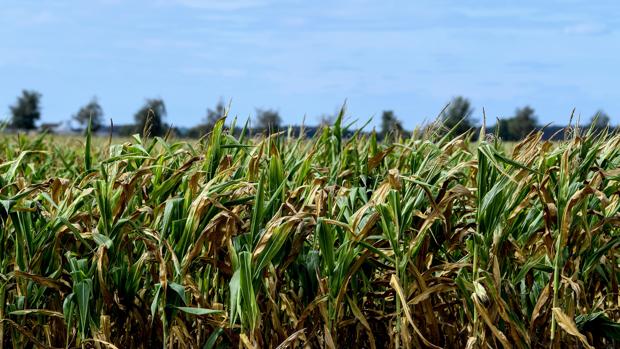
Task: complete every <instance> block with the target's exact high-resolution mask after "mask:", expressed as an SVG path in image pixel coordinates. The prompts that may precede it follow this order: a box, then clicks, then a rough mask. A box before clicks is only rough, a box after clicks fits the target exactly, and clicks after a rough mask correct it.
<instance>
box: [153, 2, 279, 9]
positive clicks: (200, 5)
mask: <svg viewBox="0 0 620 349" xmlns="http://www.w3.org/2000/svg"><path fill="white" fill-rule="evenodd" d="M163 2H165V3H174V4H177V5H182V6H187V7H191V8H196V9H203V10H212V11H237V10H244V9H251V8H256V7H263V6H267V5H269V4H270V3H271V1H269V0H225V1H221V0H165V1H163Z"/></svg>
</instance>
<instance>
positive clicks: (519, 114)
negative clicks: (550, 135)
mask: <svg viewBox="0 0 620 349" xmlns="http://www.w3.org/2000/svg"><path fill="white" fill-rule="evenodd" d="M498 126H499V136H500V137H501V138H502V139H503V140H506V141H519V140H522V139H523V138H525V137H527V135H528V134H530V132H532V131H534V130H535V129H536V128H537V127H538V118H537V117H536V115H535V112H534V109H532V108H531V107H529V106H525V107H523V108H517V110H516V111H515V115H514V116H513V117H511V118H507V119H500V121H499V124H498Z"/></svg>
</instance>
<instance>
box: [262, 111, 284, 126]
mask: <svg viewBox="0 0 620 349" xmlns="http://www.w3.org/2000/svg"><path fill="white" fill-rule="evenodd" d="M256 120H257V122H258V125H257V126H258V128H260V129H263V130H277V129H279V128H280V125H281V124H282V119H281V118H280V114H278V112H277V111H275V110H273V109H256Z"/></svg>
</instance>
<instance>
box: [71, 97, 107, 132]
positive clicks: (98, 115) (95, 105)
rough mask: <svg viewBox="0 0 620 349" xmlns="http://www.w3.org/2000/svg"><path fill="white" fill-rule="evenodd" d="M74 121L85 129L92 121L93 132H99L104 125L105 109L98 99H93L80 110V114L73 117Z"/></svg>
mask: <svg viewBox="0 0 620 349" xmlns="http://www.w3.org/2000/svg"><path fill="white" fill-rule="evenodd" d="M73 119H74V120H75V121H77V122H78V123H79V124H80V126H82V127H83V128H84V129H86V128H87V127H88V121H89V120H91V119H92V124H91V130H93V132H94V131H97V130H99V129H100V128H101V125H102V124H103V109H102V108H101V105H99V102H98V101H97V97H93V98H92V99H91V100H90V102H88V104H86V105H85V106H83V107H82V108H80V110H78V112H77V113H76V114H75V115H73Z"/></svg>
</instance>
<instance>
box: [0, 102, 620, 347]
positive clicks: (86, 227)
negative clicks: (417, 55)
mask: <svg viewBox="0 0 620 349" xmlns="http://www.w3.org/2000/svg"><path fill="white" fill-rule="evenodd" d="M342 116H343V114H342V113H341V114H340V116H339V117H338V119H337V120H336V121H335V123H334V125H333V126H326V127H324V128H323V129H322V130H321V132H320V133H318V134H317V135H315V136H314V137H312V138H307V137H303V136H300V137H295V136H293V135H292V134H291V133H290V132H288V133H287V132H286V131H284V132H281V133H275V134H272V135H270V136H260V137H259V136H249V135H247V134H246V132H245V131H243V132H242V133H241V134H240V135H233V134H231V133H230V132H229V131H227V129H226V128H225V127H224V119H221V120H220V121H218V123H217V124H216V125H215V127H214V129H213V130H212V132H211V133H210V134H209V135H207V136H205V137H204V138H203V139H201V140H200V141H198V142H196V141H193V142H186V141H181V140H175V139H173V138H172V137H164V138H152V137H145V136H138V135H136V136H134V137H133V138H131V139H130V140H127V141H125V142H123V141H118V143H116V142H115V140H112V139H110V140H108V139H105V138H93V139H91V136H90V133H88V134H87V135H85V136H84V137H83V138H73V139H72V138H63V137H55V136H51V135H41V136H24V135H12V136H4V137H3V138H0V203H1V205H0V348H34V347H38V348H76V347H79V348H152V347H163V348H228V347H238V348H297V347H304V348H347V347H363V348H384V347H386V348H439V347H445V348H502V347H503V348H537V347H546V348H548V347H554V348H573V347H574V348H593V347H596V348H606V347H609V348H611V347H617V346H618V345H620V341H619V338H620V324H618V322H617V321H618V320H619V319H620V311H619V310H620V308H619V302H620V295H619V294H618V276H619V271H620V270H619V269H620V266H619V265H618V259H619V257H620V254H619V253H618V246H619V245H620V212H619V211H620V136H619V135H617V134H608V133H607V132H606V131H602V132H595V131H594V130H592V129H584V130H580V129H577V128H575V129H572V130H570V131H571V132H567V135H566V137H565V140H564V141H561V142H554V143H551V142H548V141H544V140H542V139H541V137H542V136H541V134H540V133H533V134H531V135H530V136H529V137H528V138H527V139H525V140H523V141H522V142H520V143H518V144H515V145H514V146H511V147H510V148H511V149H508V148H507V147H506V146H505V145H503V144H502V143H501V142H500V141H499V140H497V139H496V138H494V137H492V135H485V134H484V129H483V130H482V131H481V133H482V134H481V135H480V137H479V139H480V141H475V142H474V141H471V140H470V139H471V138H470V137H468V135H463V136H459V137H450V136H443V137H442V136H440V135H439V133H436V134H433V133H432V132H428V133H416V134H414V135H413V136H411V137H407V138H402V137H388V139H386V140H383V141H378V140H377V137H376V135H375V134H374V133H371V134H366V133H361V132H355V133H354V134H353V135H352V136H351V135H350V133H349V132H354V130H352V129H351V126H350V125H349V126H346V125H344V124H343V121H342V120H343V117H342ZM232 123H233V124H234V123H235V121H233V122H232ZM231 129H234V125H233V126H232V127H231ZM244 130H245V129H244ZM346 134H349V136H347V137H345V136H344V135H346Z"/></svg>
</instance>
